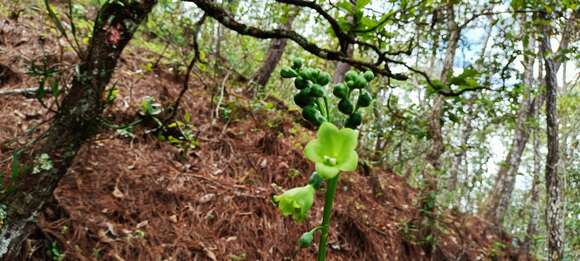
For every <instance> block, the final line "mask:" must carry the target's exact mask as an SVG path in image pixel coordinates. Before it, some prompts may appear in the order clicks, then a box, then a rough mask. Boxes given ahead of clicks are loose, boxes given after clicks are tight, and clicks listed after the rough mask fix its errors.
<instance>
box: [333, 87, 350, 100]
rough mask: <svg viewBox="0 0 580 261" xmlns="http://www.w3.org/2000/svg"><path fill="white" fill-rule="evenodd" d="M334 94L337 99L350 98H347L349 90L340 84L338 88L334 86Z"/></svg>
mask: <svg viewBox="0 0 580 261" xmlns="http://www.w3.org/2000/svg"><path fill="white" fill-rule="evenodd" d="M332 94H334V96H336V98H339V99H346V98H348V97H346V96H347V95H348V89H347V87H346V86H345V85H344V84H342V83H339V84H337V85H336V86H334V89H333V90H332Z"/></svg>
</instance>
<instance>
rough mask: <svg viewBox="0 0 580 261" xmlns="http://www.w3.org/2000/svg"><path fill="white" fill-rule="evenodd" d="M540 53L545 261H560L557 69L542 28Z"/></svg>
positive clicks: (561, 213)
mask: <svg viewBox="0 0 580 261" xmlns="http://www.w3.org/2000/svg"><path fill="white" fill-rule="evenodd" d="M543 15H544V16H545V14H543ZM542 29H543V30H542V31H543V32H542V40H541V45H540V46H541V48H540V49H541V52H542V54H543V55H544V68H545V70H546V75H545V83H546V127H547V128H546V134H547V137H548V155H547V157H546V174H545V175H546V177H545V179H546V192H547V199H546V228H547V232H548V260H554V261H560V260H563V257H564V223H563V221H564V208H563V204H562V187H563V186H564V184H563V182H562V181H563V180H562V178H561V177H560V176H558V161H559V153H560V151H559V148H558V147H559V143H558V142H559V141H558V110H557V105H558V103H557V97H558V93H557V92H558V83H557V80H556V77H557V75H556V74H557V68H556V65H555V63H554V60H553V58H552V56H551V54H552V48H551V45H550V32H549V30H550V28H549V26H548V25H546V24H544V25H543V28H542Z"/></svg>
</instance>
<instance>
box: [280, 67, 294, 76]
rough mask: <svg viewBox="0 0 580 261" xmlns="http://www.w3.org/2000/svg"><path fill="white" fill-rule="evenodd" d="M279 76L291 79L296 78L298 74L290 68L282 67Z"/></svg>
mask: <svg viewBox="0 0 580 261" xmlns="http://www.w3.org/2000/svg"><path fill="white" fill-rule="evenodd" d="M280 76H282V77H283V78H292V77H296V76H298V73H297V72H296V71H294V69H292V68H289V67H284V68H282V70H280Z"/></svg>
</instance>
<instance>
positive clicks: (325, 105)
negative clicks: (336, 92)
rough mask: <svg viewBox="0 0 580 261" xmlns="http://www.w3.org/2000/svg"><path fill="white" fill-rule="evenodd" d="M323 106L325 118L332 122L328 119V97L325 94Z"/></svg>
mask: <svg viewBox="0 0 580 261" xmlns="http://www.w3.org/2000/svg"><path fill="white" fill-rule="evenodd" d="M324 107H325V108H326V120H328V122H332V120H331V119H330V109H329V108H328V99H327V98H326V96H324Z"/></svg>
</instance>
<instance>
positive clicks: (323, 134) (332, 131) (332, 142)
mask: <svg viewBox="0 0 580 261" xmlns="http://www.w3.org/2000/svg"><path fill="white" fill-rule="evenodd" d="M338 133H339V131H338V128H337V127H336V126H334V124H332V123H330V122H324V123H322V125H320V128H318V133H317V134H316V137H317V138H316V140H317V141H318V143H319V145H320V150H318V152H319V154H320V155H327V156H333V157H336V156H338V155H337V154H335V152H336V151H337V146H336V145H337V143H336V137H337V136H338Z"/></svg>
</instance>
